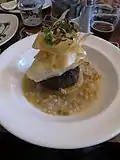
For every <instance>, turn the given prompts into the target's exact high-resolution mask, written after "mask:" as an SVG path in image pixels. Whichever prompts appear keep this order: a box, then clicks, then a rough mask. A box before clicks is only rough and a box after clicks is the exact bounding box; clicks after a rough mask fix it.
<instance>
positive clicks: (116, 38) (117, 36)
mask: <svg viewBox="0 0 120 160" xmlns="http://www.w3.org/2000/svg"><path fill="white" fill-rule="evenodd" d="M0 13H1V12H0ZM2 13H5V12H2ZM50 14H51V8H50V7H49V8H47V9H45V10H43V17H44V16H45V15H50ZM17 16H18V18H19V27H18V31H17V32H16V34H15V35H14V37H13V38H12V39H11V40H10V41H9V42H7V43H5V44H4V45H2V46H1V47H0V50H1V52H3V51H4V50H5V49H6V48H8V47H9V46H10V45H12V44H13V43H15V42H16V41H18V40H20V39H21V38H24V37H25V36H27V34H33V33H37V32H38V31H39V29H40V27H35V28H26V27H25V26H24V25H23V23H22V21H21V17H20V15H19V14H17ZM21 33H22V34H21ZM26 33H27V34H26ZM110 41H111V42H117V43H118V44H119V45H120V23H119V24H118V25H117V27H116V29H115V31H114V32H113V34H112V36H111V38H110ZM0 128H1V129H0V130H1V131H0V132H1V133H0V135H1V134H2V137H4V136H3V135H5V137H7V136H6V130H4V129H3V128H2V127H0ZM8 137H12V138H11V139H12V140H13V141H15V139H17V138H15V139H14V138H13V136H12V135H11V136H10V135H9V133H8ZM8 137H7V138H8ZM0 139H1V138H0ZM3 141H4V140H3ZM16 141H17V140H16ZM18 141H19V140H18ZM119 141H120V136H117V137H115V138H114V139H112V140H111V142H119ZM0 142H1V141H0ZM10 143H12V141H10Z"/></svg>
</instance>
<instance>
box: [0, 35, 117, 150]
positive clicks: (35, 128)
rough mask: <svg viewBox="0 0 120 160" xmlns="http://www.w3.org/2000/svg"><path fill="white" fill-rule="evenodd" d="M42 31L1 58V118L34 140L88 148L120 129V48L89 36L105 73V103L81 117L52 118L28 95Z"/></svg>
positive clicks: (101, 99)
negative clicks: (25, 88)
mask: <svg viewBox="0 0 120 160" xmlns="http://www.w3.org/2000/svg"><path fill="white" fill-rule="evenodd" d="M35 37H36V35H34V36H30V37H27V38H25V39H23V40H21V41H19V42H17V43H15V44H13V45H12V46H11V47H9V48H8V49H7V50H6V51H5V52H3V53H2V55H1V57H0V122H1V124H2V125H3V126H4V127H5V128H6V129H7V130H8V131H10V132H11V133H13V134H14V135H16V136H18V137H20V138H21V139H24V140H26V141H28V142H31V143H33V144H37V145H40V146H46V147H52V148H82V147H87V146H91V145H95V144H98V143H101V142H103V141H106V140H108V139H110V138H112V137H114V136H116V135H117V134H118V133H120V106H119V105H120V50H119V49H118V48H117V47H115V46H113V45H112V44H110V43H109V42H107V41H104V40H102V39H100V38H97V37H94V36H89V37H88V38H87V39H86V40H85V42H84V48H85V49H86V51H87V53H88V58H89V60H90V61H91V62H92V63H93V65H94V66H95V67H96V68H97V69H98V70H99V72H100V73H101V74H102V81H101V93H100V97H99V101H98V102H97V103H95V104H94V105H93V106H91V107H89V108H88V109H86V110H84V111H82V112H81V113H80V114H79V116H77V117H76V116H70V117H69V116H67V117H59V116H50V115H47V114H44V113H43V112H41V111H39V110H37V109H36V108H34V107H33V106H32V105H31V104H30V103H29V102H28V101H27V100H26V99H25V97H24V96H23V94H22V90H21V79H22V77H23V75H24V73H25V71H26V69H27V68H28V67H29V66H30V65H31V63H32V61H33V57H34V55H35V54H36V51H35V50H34V49H32V48H31V46H32V43H33V41H34V39H35Z"/></svg>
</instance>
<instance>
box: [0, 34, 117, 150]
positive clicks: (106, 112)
mask: <svg viewBox="0 0 120 160" xmlns="http://www.w3.org/2000/svg"><path fill="white" fill-rule="evenodd" d="M35 36H36V35H33V36H30V37H27V38H25V39H23V40H21V41H19V42H17V44H13V45H12V46H11V47H9V48H8V49H7V50H6V51H4V52H3V54H2V55H1V56H2V58H4V57H5V56H6V55H7V53H9V50H10V49H15V47H17V46H19V45H20V44H22V43H24V42H25V41H26V40H27V39H29V40H30V41H31V40H32V39H34V38H35ZM90 37H92V38H93V39H94V40H98V41H99V42H100V41H101V43H103V42H104V43H105V46H106V45H107V44H108V46H111V47H112V48H113V50H116V52H117V51H118V55H117V56H118V57H119V58H120V50H119V49H118V48H117V47H116V46H113V45H112V44H110V43H109V42H107V41H104V40H102V39H100V38H98V37H95V36H90ZM88 40H89V39H88ZM116 54H117V53H116ZM9 55H10V53H9ZM0 60H1V59H0ZM117 65H118V66H120V64H117ZM0 66H1V63H0ZM119 89H120V73H119ZM119 95H120V90H119ZM117 102H120V100H119V97H118V96H117V101H116V103H117ZM116 103H115V104H116ZM111 105H113V104H111ZM116 109H117V107H116V108H114V112H115V110H116ZM112 111H113V107H109V108H108V109H106V111H104V112H103V113H100V114H99V115H97V116H95V117H92V118H91V123H93V124H94V120H95V119H96V118H97V119H99V123H101V121H102V118H104V119H105V118H106V117H105V116H106V115H107V118H109V117H110V116H111V115H112V114H110V113H111V112H112ZM119 115H120V110H119ZM100 117H101V118H100ZM112 117H113V118H114V116H112ZM2 118H3V117H2V116H1V114H0V122H1V124H2V125H3V126H4V127H5V128H7V130H8V131H10V132H11V133H12V134H14V135H16V136H17V137H20V138H21V139H23V140H25V141H27V142H30V143H32V144H37V145H41V146H45V147H50V148H59V149H63V148H64V149H75V148H83V147H89V146H92V145H96V144H99V143H102V142H104V141H106V140H109V139H111V138H113V137H114V136H116V135H117V134H118V133H120V124H119V125H118V124H116V125H117V126H116V129H115V131H113V130H112V131H111V130H110V131H107V132H109V134H107V135H104V138H103V137H102V138H100V139H98V140H95V141H94V142H91V141H90V142H89V143H88V144H86V143H85V145H82V146H81V145H80V142H79V143H78V142H77V144H71V145H70V143H69V142H68V141H67V143H68V145H67V144H66V145H65V143H64V145H61V143H60V144H58V145H56V142H55V144H51V143H49V142H48V143H45V144H44V143H40V142H36V141H35V140H33V139H30V137H29V138H28V137H27V138H26V137H24V135H19V134H18V133H16V132H19V131H15V130H14V129H13V128H12V127H11V126H10V125H9V122H6V121H5V119H4V118H3V119H2ZM115 118H116V117H115ZM85 121H87V120H84V122H85ZM102 123H103V122H102ZM58 124H60V123H58ZM83 124H84V123H83ZM62 125H64V126H67V124H66V123H64V124H62ZM72 125H73V123H72ZM79 125H80V124H79ZM79 125H78V123H76V124H74V127H76V126H79ZM106 125H107V122H106ZM56 127H57V126H56ZM96 127H97V128H98V127H99V126H96ZM108 128H109V129H110V127H108ZM111 128H112V127H111ZM57 129H58V127H57ZM113 129H114V128H113ZM91 132H93V131H91ZM61 134H63V133H62V132H61ZM66 136H67V135H66ZM71 136H72V135H71ZM98 136H100V135H98ZM101 136H103V135H101ZM101 136H100V137H101ZM66 138H67V137H66ZM55 139H56V138H55ZM58 141H59V140H58Z"/></svg>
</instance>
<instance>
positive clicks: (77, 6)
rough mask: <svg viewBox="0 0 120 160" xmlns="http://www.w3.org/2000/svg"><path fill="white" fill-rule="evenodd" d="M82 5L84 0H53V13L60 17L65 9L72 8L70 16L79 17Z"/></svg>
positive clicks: (54, 15) (71, 17)
mask: <svg viewBox="0 0 120 160" xmlns="http://www.w3.org/2000/svg"><path fill="white" fill-rule="evenodd" d="M82 7H83V2H82V0H52V15H53V17H56V18H59V17H60V16H61V14H62V13H63V12H64V11H65V10H67V9H70V12H69V18H70V19H73V18H76V17H79V15H80V12H81V9H82Z"/></svg>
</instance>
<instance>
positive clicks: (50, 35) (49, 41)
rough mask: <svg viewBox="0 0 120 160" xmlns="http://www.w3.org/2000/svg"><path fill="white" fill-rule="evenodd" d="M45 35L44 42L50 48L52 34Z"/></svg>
mask: <svg viewBox="0 0 120 160" xmlns="http://www.w3.org/2000/svg"><path fill="white" fill-rule="evenodd" d="M44 34H45V37H44V40H45V41H46V43H47V44H48V45H50V46H52V45H53V42H52V34H51V33H50V32H48V33H44Z"/></svg>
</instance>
